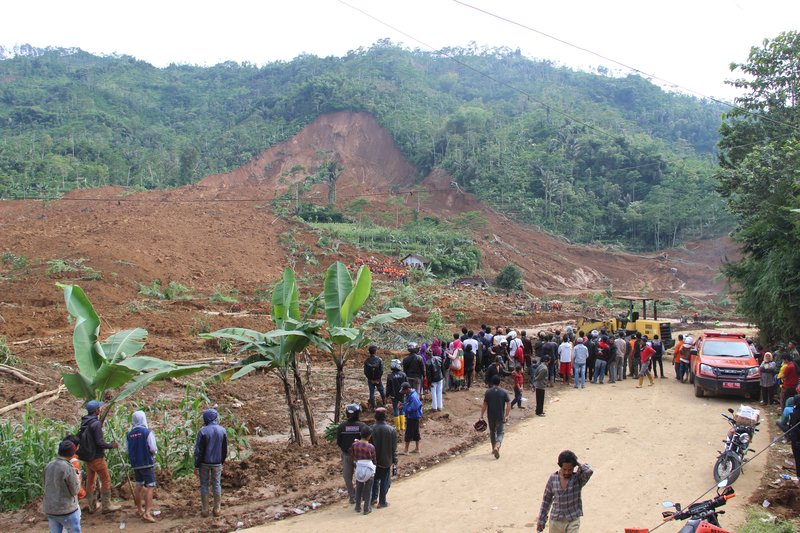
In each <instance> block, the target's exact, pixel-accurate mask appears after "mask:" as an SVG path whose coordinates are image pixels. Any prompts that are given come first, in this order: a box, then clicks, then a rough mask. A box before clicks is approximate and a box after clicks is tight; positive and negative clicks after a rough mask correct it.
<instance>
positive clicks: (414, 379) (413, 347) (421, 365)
mask: <svg viewBox="0 0 800 533" xmlns="http://www.w3.org/2000/svg"><path fill="white" fill-rule="evenodd" d="M406 348H407V349H408V355H407V356H405V357H404V358H403V372H405V373H406V376H407V377H408V383H409V384H410V385H411V386H412V387H414V390H416V391H417V395H422V376H424V375H425V362H424V361H423V360H422V357H420V355H419V353H417V352H419V345H418V344H417V343H416V342H413V341H412V342H409V343H408V344H407V345H406Z"/></svg>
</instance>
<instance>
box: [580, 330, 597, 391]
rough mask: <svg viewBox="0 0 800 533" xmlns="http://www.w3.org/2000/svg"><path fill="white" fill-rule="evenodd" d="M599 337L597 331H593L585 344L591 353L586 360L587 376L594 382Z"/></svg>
mask: <svg viewBox="0 0 800 533" xmlns="http://www.w3.org/2000/svg"><path fill="white" fill-rule="evenodd" d="M597 335H598V334H597V330H596V329H593V330H592V331H591V332H590V333H589V336H588V338H586V339H585V340H584V344H583V345H584V346H586V350H587V351H588V352H589V356H588V357H587V358H586V375H587V376H588V378H589V380H590V381H593V380H594V367H595V364H596V363H597Z"/></svg>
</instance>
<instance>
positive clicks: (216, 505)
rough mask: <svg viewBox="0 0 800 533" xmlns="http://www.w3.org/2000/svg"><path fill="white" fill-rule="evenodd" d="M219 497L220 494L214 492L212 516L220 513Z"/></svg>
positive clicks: (220, 496)
mask: <svg viewBox="0 0 800 533" xmlns="http://www.w3.org/2000/svg"><path fill="white" fill-rule="evenodd" d="M221 498H222V494H214V516H219V515H221V514H222V513H221V512H220V510H219V504H220V499H221Z"/></svg>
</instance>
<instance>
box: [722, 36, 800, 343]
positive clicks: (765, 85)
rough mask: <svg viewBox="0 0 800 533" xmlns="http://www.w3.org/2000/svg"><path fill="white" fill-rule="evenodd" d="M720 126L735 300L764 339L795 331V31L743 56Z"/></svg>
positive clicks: (798, 91)
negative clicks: (733, 219)
mask: <svg viewBox="0 0 800 533" xmlns="http://www.w3.org/2000/svg"><path fill="white" fill-rule="evenodd" d="M731 68H732V69H734V70H735V69H739V70H741V71H742V72H743V73H745V74H746V75H748V77H747V78H742V79H737V80H736V81H734V82H732V83H733V85H735V86H736V87H739V88H742V89H745V91H746V93H745V95H744V96H742V97H740V98H737V100H736V103H737V105H738V107H737V108H735V109H733V110H732V111H731V112H730V113H728V114H727V116H726V117H725V119H726V121H725V124H724V125H723V127H722V129H721V133H722V140H721V141H720V150H721V152H720V167H721V168H720V171H719V174H718V178H719V182H720V185H719V192H720V194H721V195H722V196H723V197H724V198H725V200H726V202H727V205H728V208H729V209H730V211H731V212H732V213H734V214H735V215H736V216H737V217H738V218H739V223H738V226H737V228H736V231H735V233H734V239H735V240H736V241H737V242H739V243H740V244H741V247H742V254H743V256H742V258H741V259H740V260H739V261H735V262H728V263H727V264H726V265H725V267H724V272H725V274H726V275H727V276H728V279H729V281H730V282H731V284H732V286H733V288H734V294H735V295H736V299H737V305H738V307H739V309H740V311H741V312H742V313H744V314H745V315H746V316H748V317H749V318H750V319H751V320H752V321H753V322H755V323H756V324H757V325H758V327H759V330H760V332H761V336H762V338H763V339H764V340H765V341H766V342H773V341H776V340H780V339H784V340H785V339H787V338H794V337H796V336H797V335H798V333H800V218H798V215H797V214H795V213H794V212H792V210H793V209H797V208H798V207H800V185H799V184H800V130H799V129H798V126H800V111H799V110H798V107H797V105H798V96H800V33H798V32H795V31H793V32H786V33H782V34H780V35H779V36H778V37H776V38H775V39H773V40H765V41H764V42H763V44H762V46H761V47H753V48H752V49H751V51H750V55H749V58H748V61H747V62H746V63H742V64H732V65H731Z"/></svg>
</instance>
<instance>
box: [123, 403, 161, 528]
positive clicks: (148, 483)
mask: <svg viewBox="0 0 800 533" xmlns="http://www.w3.org/2000/svg"><path fill="white" fill-rule="evenodd" d="M132 418H133V428H132V429H131V430H130V431H129V432H128V435H127V437H126V441H127V449H128V460H129V461H130V463H131V468H133V478H134V482H135V483H136V488H135V489H134V490H133V499H134V501H135V502H136V512H137V513H138V514H139V516H141V517H142V520H144V521H145V522H155V521H156V519H155V518H153V515H152V513H151V512H150V511H151V509H152V507H153V491H154V490H155V488H156V462H155V460H154V459H153V456H154V455H155V454H156V453H158V447H157V446H156V435H155V433H153V432H152V431H150V428H149V427H147V416H146V415H145V414H144V411H135V412H134V413H133V417H132Z"/></svg>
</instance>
